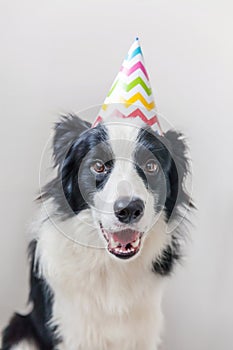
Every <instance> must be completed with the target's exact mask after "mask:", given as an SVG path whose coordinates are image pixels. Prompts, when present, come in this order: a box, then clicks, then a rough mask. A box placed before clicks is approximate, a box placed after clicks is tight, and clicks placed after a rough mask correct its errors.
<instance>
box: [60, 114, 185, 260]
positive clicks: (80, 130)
mask: <svg viewBox="0 0 233 350" xmlns="http://www.w3.org/2000/svg"><path fill="white" fill-rule="evenodd" d="M171 142H173V146H175V147H178V148H179V150H177V151H179V152H180V154H179V157H181V160H180V161H179V162H180V164H178V165H177V164H176V162H177V160H176V159H174V156H173V154H172V148H171ZM54 156H55V163H56V165H58V172H59V173H60V180H61V183H62V188H63V191H64V194H65V199H66V201H67V203H68V206H69V207H70V208H71V209H72V213H73V214H74V215H78V214H79V213H80V212H81V211H82V210H85V209H87V208H88V209H90V210H91V213H92V218H93V224H94V225H95V227H96V228H97V231H98V234H99V235H100V237H101V238H102V239H103V240H104V241H105V242H106V246H107V249H108V252H109V253H110V254H111V255H112V256H114V257H117V258H120V259H130V258H132V257H134V256H136V255H137V254H138V253H139V252H140V250H141V248H142V245H143V241H144V239H146V236H147V234H148V232H149V231H150V229H151V228H152V226H153V225H154V224H155V222H156V221H157V219H158V217H159V215H160V214H161V213H165V217H166V220H168V219H169V217H170V216H171V213H172V211H173V210H174V209H175V203H176V201H177V198H178V191H181V192H182V181H183V177H184V176H185V173H186V170H187V168H186V167H187V165H186V159H185V156H184V144H183V142H182V141H181V140H179V135H178V134H176V133H174V132H170V134H169V133H167V134H166V135H165V136H158V135H156V134H155V133H154V132H153V131H152V130H151V129H150V128H137V127H135V126H133V125H131V124H130V123H128V122H126V123H124V122H121V123H112V124H109V123H108V124H99V125H98V126H97V127H95V128H91V127H90V125H89V124H88V123H85V122H83V121H81V120H80V119H78V118H77V117H76V118H75V117H73V118H68V119H66V120H64V121H63V122H62V123H60V124H58V126H57V129H56V134H55V138H54ZM179 165H180V169H181V171H180V174H179ZM53 185H54V184H53ZM179 187H181V188H179ZM180 204H182V203H180ZM59 207H60V210H65V206H64V203H63V204H62V203H59Z"/></svg>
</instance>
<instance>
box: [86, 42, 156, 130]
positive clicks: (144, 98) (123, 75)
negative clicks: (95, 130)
mask: <svg viewBox="0 0 233 350" xmlns="http://www.w3.org/2000/svg"><path fill="white" fill-rule="evenodd" d="M112 117H119V118H124V119H125V118H135V120H138V121H140V123H142V122H143V123H144V124H147V125H149V126H151V127H152V128H153V129H154V130H155V131H156V132H157V133H158V134H159V135H162V130H161V127H160V124H159V120H158V118H157V113H156V106H155V102H154V97H153V94H152V89H151V85H150V81H149V77H148V73H147V71H146V68H145V64H144V59H143V54H142V49H141V46H140V42H139V39H138V38H136V39H135V41H134V43H133V44H132V46H131V47H130V49H129V52H128V54H127V56H126V58H125V59H124V61H123V64H122V66H121V68H120V72H119V73H118V75H117V77H116V79H115V80H114V82H113V84H112V86H111V89H110V91H109V93H108V95H107V97H106V99H105V101H104V104H103V105H102V107H101V109H100V111H99V114H98V116H97V118H96V120H95V122H94V123H93V127H95V126H96V125H98V124H99V123H100V122H102V121H104V120H109V121H111V118H112Z"/></svg>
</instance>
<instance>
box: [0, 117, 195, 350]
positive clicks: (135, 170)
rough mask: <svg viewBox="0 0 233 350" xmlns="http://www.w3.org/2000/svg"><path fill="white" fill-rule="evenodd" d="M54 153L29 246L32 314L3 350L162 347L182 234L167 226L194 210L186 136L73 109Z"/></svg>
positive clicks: (18, 319)
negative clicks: (90, 118)
mask: <svg viewBox="0 0 233 350" xmlns="http://www.w3.org/2000/svg"><path fill="white" fill-rule="evenodd" d="M53 152H54V163H55V164H54V168H55V170H56V176H55V178H54V179H53V180H52V181H50V182H49V183H48V184H47V185H46V186H45V187H44V189H43V192H42V194H41V196H40V198H39V199H38V201H39V202H41V212H40V214H39V215H38V218H37V220H36V222H35V225H34V226H33V227H34V228H33V238H32V240H31V242H30V245H29V254H30V264H31V274H30V287H31V288H30V296H29V300H30V302H31V304H32V311H31V312H30V314H28V315H26V316H22V315H19V314H15V315H14V316H13V318H12V319H11V321H10V323H9V325H8V327H7V328H6V329H5V330H4V332H3V344H2V349H3V350H10V349H11V350H12V349H14V350H26V349H41V350H51V349H59V350H119V349H121V350H156V349H158V345H159V343H160V335H161V331H162V325H163V316H162V312H161V298H162V293H163V287H164V282H165V281H166V277H167V276H169V275H170V274H171V272H172V271H173V267H174V265H175V264H176V262H177V261H178V260H179V258H180V256H181V251H180V250H181V249H180V242H181V240H182V235H183V234H184V233H183V232H181V229H180V225H179V229H178V228H176V229H174V230H173V231H172V232H170V231H169V229H168V226H169V222H170V221H171V220H176V219H177V218H178V217H179V215H181V214H180V213H181V212H180V210H181V208H184V207H189V206H190V200H189V196H188V195H187V194H186V192H185V189H184V178H185V176H186V175H187V173H188V160H187V155H186V145H185V143H184V141H183V138H182V135H181V134H179V133H177V132H175V131H168V132H166V133H165V134H164V135H163V136H158V135H157V134H156V133H155V132H153V131H152V129H150V127H142V128H135V127H133V126H132V125H131V124H130V121H129V120H127V121H124V120H122V121H120V124H119V121H118V123H101V124H99V125H98V126H96V127H95V128H92V127H91V125H90V124H89V123H87V122H85V121H82V120H81V119H80V118H78V117H77V116H73V115H72V116H68V117H66V118H62V120H61V121H60V122H59V123H58V124H57V125H56V128H55V135H54V141H53Z"/></svg>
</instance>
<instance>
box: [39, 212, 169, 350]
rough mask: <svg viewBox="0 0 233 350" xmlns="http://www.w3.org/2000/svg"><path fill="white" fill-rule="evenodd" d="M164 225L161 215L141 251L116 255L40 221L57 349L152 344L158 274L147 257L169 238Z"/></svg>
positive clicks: (125, 349)
mask: <svg viewBox="0 0 233 350" xmlns="http://www.w3.org/2000/svg"><path fill="white" fill-rule="evenodd" d="M88 212H89V215H90V216H91V213H90V210H89V209H88V210H86V211H85V212H83V215H88ZM81 215H82V213H81ZM65 224H66V225H67V226H69V227H71V228H72V230H75V228H76V229H77V230H78V231H79V230H84V232H85V233H86V235H88V233H89V231H88V230H90V226H88V225H86V224H84V223H82V224H81V225H80V221H79V220H76V218H73V219H68V220H67V221H66V223H63V227H64V226H65ZM165 231H166V227H165V223H164V221H163V219H162V218H160V220H159V221H158V222H157V224H156V225H155V226H154V227H153V230H151V231H150V232H149V233H148V235H147V237H146V239H145V241H144V244H143V247H142V251H141V253H140V255H139V256H138V257H137V258H135V259H132V260H129V261H121V260H119V259H114V258H112V257H111V256H110V255H109V253H108V252H107V251H106V250H105V249H97V248H91V247H84V246H81V245H79V244H77V243H74V242H73V241H71V240H69V239H68V238H67V237H65V236H64V235H63V234H61V233H60V232H59V231H58V230H57V229H56V227H55V226H54V225H53V224H51V222H47V223H45V224H44V225H43V226H42V228H41V231H40V235H39V239H38V246H37V256H38V259H39V261H40V268H41V274H42V275H43V276H44V277H45V278H46V280H47V282H48V283H49V285H50V286H51V287H52V289H53V291H54V293H55V296H54V308H53V320H52V322H53V323H55V324H56V325H58V332H59V335H61V336H62V338H63V339H64V341H63V343H62V344H61V346H60V347H59V349H60V350H63V349H64V350H100V349H101V350H118V349H119V348H120V349H122V350H142V349H145V350H155V349H157V344H158V343H159V341H160V332H161V328H162V314H161V309H160V305H161V297H162V290H163V280H162V278H160V277H157V276H155V275H154V274H153V272H152V267H151V262H152V260H153V259H154V257H155V256H158V255H159V254H160V252H161V250H162V248H163V247H164V246H165V244H167V243H169V236H168V235H167V234H166V233H165ZM91 232H92V229H91ZM96 234H97V232H96Z"/></svg>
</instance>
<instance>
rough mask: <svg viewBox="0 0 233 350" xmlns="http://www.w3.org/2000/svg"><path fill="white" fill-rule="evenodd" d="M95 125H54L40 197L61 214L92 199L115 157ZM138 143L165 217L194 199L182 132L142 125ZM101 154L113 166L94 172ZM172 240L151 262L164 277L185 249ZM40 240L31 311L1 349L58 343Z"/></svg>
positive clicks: (74, 121)
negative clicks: (151, 165) (154, 168)
mask: <svg viewBox="0 0 233 350" xmlns="http://www.w3.org/2000/svg"><path fill="white" fill-rule="evenodd" d="M90 126H91V125H90V124H89V123H87V122H84V121H82V120H81V119H79V118H78V117H76V116H73V115H70V116H68V117H64V118H62V120H61V122H59V123H57V124H56V127H55V135H54V141H53V149H54V167H55V168H57V170H58V172H57V176H56V177H55V179H53V180H52V181H51V182H49V183H48V184H47V185H46V186H45V187H44V189H43V191H42V194H41V197H42V198H45V199H47V198H50V199H52V200H53V202H54V204H55V207H56V209H55V210H56V214H57V215H59V217H61V218H62V217H63V218H66V217H67V216H71V215H75V214H78V213H79V212H80V211H82V210H83V209H86V208H88V207H89V206H90V204H92V199H93V194H94V192H95V191H96V189H97V190H100V189H101V188H102V187H103V186H104V184H105V183H106V181H107V179H108V177H109V174H110V172H111V169H112V168H113V165H114V159H113V154H112V150H111V147H110V145H109V143H108V134H107V131H106V129H105V127H104V126H103V125H98V126H97V127H95V128H91V127H90ZM137 142H138V147H137V150H136V152H135V156H134V157H135V163H136V165H135V166H136V169H137V171H138V174H139V175H140V176H141V178H142V179H143V181H144V183H145V185H146V186H147V187H149V188H150V189H151V190H152V191H153V192H155V193H156V194H159V198H160V202H159V204H158V206H157V208H156V209H157V210H161V209H164V210H165V213H166V219H167V221H169V220H170V219H171V218H172V217H176V216H178V215H179V209H178V208H179V207H181V206H188V205H190V199H189V197H188V195H187V194H186V192H185V189H184V187H183V182H184V178H185V176H186V175H187V173H188V160H187V157H186V145H185V143H184V142H183V141H182V140H181V135H180V134H178V133H176V132H175V131H168V132H167V133H166V134H165V135H164V136H163V137H161V136H158V135H156V134H155V133H153V131H152V130H151V129H144V130H141V132H140V133H139V135H138V140H137ZM152 156H153V157H155V158H156V159H157V160H158V162H159V164H160V167H161V170H162V171H161V172H160V173H159V174H157V176H156V177H155V176H154V177H153V176H151V175H148V174H147V175H145V172H144V171H143V169H142V164H143V162H145V160H146V159H149V158H151V157H152ZM98 158H100V159H101V160H103V161H104V162H105V163H106V164H108V165H109V167H108V168H109V169H110V170H109V171H108V173H107V174H105V175H104V176H103V174H97V175H96V174H94V173H93V172H92V171H91V169H90V168H91V164H92V162H93V161H94V160H95V159H98ZM171 235H172V237H171V238H172V239H171V245H169V246H167V247H166V248H165V249H164V250H163V252H162V253H161V255H160V256H159V257H158V258H156V260H155V261H153V263H152V269H153V271H154V272H155V273H157V274H159V275H161V276H167V275H169V274H170V273H171V272H172V270H173V267H174V265H175V262H176V261H178V260H179V258H180V255H181V251H180V245H179V237H178V236H177V234H175V233H174V234H172V233H171ZM35 251H36V241H32V242H31V244H30V246H29V255H30V261H31V272H30V285H31V290H30V295H29V301H30V302H31V303H32V305H33V309H32V312H31V313H30V314H29V315H26V316H22V315H19V314H15V315H14V316H13V318H12V319H11V321H10V324H9V325H8V327H7V328H6V329H5V330H4V333H3V345H2V346H3V347H2V350H10V349H11V347H12V346H13V345H15V344H17V343H18V342H20V341H21V340H27V341H29V342H30V341H33V342H34V343H36V345H37V347H38V348H39V349H40V350H52V349H55V348H56V345H57V344H58V343H59V342H60V339H58V338H57V337H56V336H55V334H56V327H53V328H52V327H51V326H49V325H48V322H49V321H50V319H51V316H52V307H53V298H54V296H53V292H52V290H51V289H50V287H49V286H48V284H47V283H46V281H45V280H44V279H43V278H41V277H40V276H39V274H38V266H37V265H36V264H35Z"/></svg>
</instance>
